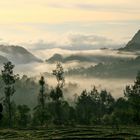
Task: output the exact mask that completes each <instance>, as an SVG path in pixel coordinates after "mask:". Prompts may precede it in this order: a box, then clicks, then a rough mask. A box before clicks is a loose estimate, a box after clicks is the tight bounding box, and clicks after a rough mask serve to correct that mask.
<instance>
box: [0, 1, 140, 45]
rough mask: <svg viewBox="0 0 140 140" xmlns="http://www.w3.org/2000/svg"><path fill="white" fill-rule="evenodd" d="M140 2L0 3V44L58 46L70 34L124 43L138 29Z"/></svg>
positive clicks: (66, 39)
mask: <svg viewBox="0 0 140 140" xmlns="http://www.w3.org/2000/svg"><path fill="white" fill-rule="evenodd" d="M139 3H140V0H117V1H114V0H1V1H0V43H1V44H2V43H10V44H19V45H20V44H28V43H34V42H40V41H42V42H46V43H51V42H53V43H54V42H55V43H56V44H58V46H59V45H62V44H63V45H64V44H65V43H68V44H69V43H70V42H71V38H70V37H71V36H73V35H74V36H76V37H77V36H78V35H80V37H81V36H82V37H85V38H84V39H87V36H88V37H90V38H91V36H94V37H92V39H93V38H95V36H98V37H100V36H101V37H102V38H103V37H104V38H107V39H108V41H109V40H111V41H112V42H115V43H118V44H121V43H126V42H127V41H128V40H129V39H130V38H131V37H132V36H133V35H134V34H135V33H136V32H137V31H138V30H139V29H140V4H139ZM76 39H77V38H76ZM85 41H86V40H85ZM87 41H89V38H88V40H87ZM90 41H91V39H90ZM92 43H93V41H92ZM25 47H26V46H25Z"/></svg>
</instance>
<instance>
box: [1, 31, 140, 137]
mask: <svg viewBox="0 0 140 140" xmlns="http://www.w3.org/2000/svg"><path fill="white" fill-rule="evenodd" d="M0 69H1V75H0V93H1V94H0V129H1V130H0V139H82V138H85V139H93V138H108V139H119V138H120V139H121V138H122V139H125V138H135V139H137V138H140V127H139V126H140V31H138V32H137V33H136V34H135V36H134V37H133V38H132V39H131V40H130V41H129V42H128V43H127V45H126V46H125V47H121V48H117V49H113V48H112V49H109V48H98V49H92V50H90V49H89V50H83V49H82V50H73V49H66V48H51V49H43V50H40V51H37V50H32V51H31V50H27V49H25V48H24V47H22V46H14V45H13V46H12V45H0ZM7 128H9V130H8V129H7ZM134 130H135V131H134Z"/></svg>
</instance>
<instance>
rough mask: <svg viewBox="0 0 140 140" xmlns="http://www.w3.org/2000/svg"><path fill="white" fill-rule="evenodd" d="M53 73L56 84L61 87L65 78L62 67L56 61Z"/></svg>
mask: <svg viewBox="0 0 140 140" xmlns="http://www.w3.org/2000/svg"><path fill="white" fill-rule="evenodd" d="M53 75H55V76H56V79H57V82H58V84H57V86H58V87H60V88H62V87H63V86H64V84H65V78H64V69H63V67H62V65H61V63H60V62H58V63H57V65H56V69H55V70H53Z"/></svg>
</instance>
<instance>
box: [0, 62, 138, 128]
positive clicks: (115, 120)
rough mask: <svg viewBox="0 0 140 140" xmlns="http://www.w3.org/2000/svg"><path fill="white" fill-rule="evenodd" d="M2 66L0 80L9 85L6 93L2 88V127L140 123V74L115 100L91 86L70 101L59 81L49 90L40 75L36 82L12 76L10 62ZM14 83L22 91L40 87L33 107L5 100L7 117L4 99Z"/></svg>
mask: <svg viewBox="0 0 140 140" xmlns="http://www.w3.org/2000/svg"><path fill="white" fill-rule="evenodd" d="M7 65H9V66H11V69H10V71H8V72H6V70H7V67H6V66H7ZM4 68H5V69H4V70H3V71H2V78H1V79H0V80H1V82H2V81H3V84H4V85H5V87H6V88H9V90H8V91H9V92H8V93H9V94H7V90H6V89H5V90H4V91H3V92H4V93H5V96H4V98H3V101H4V104H3V105H4V111H3V118H2V120H1V121H0V126H1V127H8V126H9V123H10V127H11V126H12V127H36V126H42V127H46V126H49V125H72V126H73V125H111V126H113V127H118V126H119V125H122V124H125V125H134V124H140V73H138V75H137V77H136V80H135V81H134V85H131V86H126V89H125V91H124V97H120V98H118V99H115V98H114V97H113V96H112V95H111V94H110V93H109V92H108V91H106V90H101V91H98V89H97V88H96V87H94V88H93V89H92V90H91V91H87V90H84V91H83V92H82V93H81V94H80V95H79V96H76V98H75V99H74V100H73V101H72V103H70V102H68V101H67V100H66V99H65V96H64V94H65V92H66V91H65V90H64V89H63V87H61V86H59V84H58V85H57V86H56V88H51V89H49V88H48V85H47V84H46V81H45V78H44V77H43V76H42V77H41V78H40V80H39V83H38V84H37V83H35V82H34V81H33V80H31V79H29V78H28V77H26V76H23V77H22V78H15V75H14V73H13V68H14V67H13V65H12V63H7V64H5V65H4ZM8 68H9V67H8ZM8 77H10V79H9V78H8ZM6 78H8V79H6ZM8 80H9V81H8ZM9 82H10V83H9ZM14 84H15V86H14ZM16 85H20V86H22V89H23V91H24V93H25V94H27V93H26V90H28V87H30V86H31V87H30V88H33V90H32V92H37V89H40V90H38V96H36V105H35V106H34V107H33V108H30V107H29V106H28V105H27V104H26V105H25V104H20V105H19V103H18V104H16V103H15V102H14V101H12V100H8V101H7V102H6V103H7V104H10V108H8V110H9V112H10V113H9V112H8V113H9V114H10V116H9V114H8V113H7V111H6V107H7V105H6V104H5V100H7V98H9V96H11V95H12V94H13V93H14V91H15V90H16V87H17V86H16ZM14 87H15V90H14ZM24 89H25V90H24ZM17 90H18V89H17ZM23 91H21V92H23ZM18 92H19V95H18V96H20V91H18ZM15 94H18V93H15ZM7 95H8V96H7ZM10 99H11V98H10ZM17 99H18V98H17ZM27 100H28V99H27ZM29 102H30V101H29ZM9 117H10V118H9ZM9 119H10V122H9ZM8 122H9V123H8Z"/></svg>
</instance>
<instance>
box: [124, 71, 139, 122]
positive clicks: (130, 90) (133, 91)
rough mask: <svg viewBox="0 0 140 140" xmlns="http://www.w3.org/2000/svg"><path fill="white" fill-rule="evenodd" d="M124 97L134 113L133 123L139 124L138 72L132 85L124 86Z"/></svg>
mask: <svg viewBox="0 0 140 140" xmlns="http://www.w3.org/2000/svg"><path fill="white" fill-rule="evenodd" d="M124 95H125V97H126V98H127V100H128V102H129V103H130V105H131V106H132V108H133V111H134V118H133V120H134V122H135V123H137V124H140V72H138V74H137V76H136V80H135V81H134V85H131V86H130V85H129V86H126V88H125V91H124Z"/></svg>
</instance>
